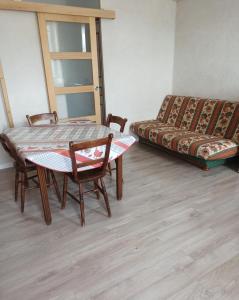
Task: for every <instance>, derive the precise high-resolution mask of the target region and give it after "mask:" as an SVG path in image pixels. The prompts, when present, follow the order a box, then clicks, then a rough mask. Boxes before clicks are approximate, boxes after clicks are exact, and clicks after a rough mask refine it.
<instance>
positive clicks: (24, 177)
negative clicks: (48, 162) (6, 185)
mask: <svg viewBox="0 0 239 300" xmlns="http://www.w3.org/2000/svg"><path fill="white" fill-rule="evenodd" d="M20 182H21V213H24V206H25V185H26V175H25V173H23V172H22V173H21V181H20Z"/></svg>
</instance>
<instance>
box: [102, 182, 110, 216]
mask: <svg viewBox="0 0 239 300" xmlns="http://www.w3.org/2000/svg"><path fill="white" fill-rule="evenodd" d="M100 183H101V187H102V191H103V196H104V199H105V205H106V209H107V212H108V217H109V218H110V217H111V210H110V204H109V199H108V194H107V191H106V188H105V184H104V181H103V178H100Z"/></svg>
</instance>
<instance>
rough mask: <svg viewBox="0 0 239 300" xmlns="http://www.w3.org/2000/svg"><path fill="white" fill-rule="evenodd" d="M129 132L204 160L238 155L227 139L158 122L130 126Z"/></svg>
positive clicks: (236, 148) (152, 121)
mask: <svg viewBox="0 0 239 300" xmlns="http://www.w3.org/2000/svg"><path fill="white" fill-rule="evenodd" d="M131 130H132V131H133V132H134V133H135V134H137V135H138V136H139V137H142V138H144V139H146V140H149V141H150V142H152V143H154V144H157V145H160V146H163V147H165V148H167V149H169V150H172V151H176V152H179V153H181V154H186V155H190V156H194V157H198V158H202V159H204V160H217V159H224V158H228V157H232V156H235V155H236V154H237V153H238V145H237V144H236V143H234V142H233V141H231V140H229V139H224V138H221V137H216V136H213V135H206V134H199V133H197V132H192V131H188V130H186V129H182V128H178V127H172V126H169V125H167V124H164V123H160V122H159V121H154V120H150V121H144V122H137V123H134V124H132V126H131Z"/></svg>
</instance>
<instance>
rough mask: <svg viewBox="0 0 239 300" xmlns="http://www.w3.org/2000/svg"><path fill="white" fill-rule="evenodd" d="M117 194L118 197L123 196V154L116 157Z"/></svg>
mask: <svg viewBox="0 0 239 300" xmlns="http://www.w3.org/2000/svg"><path fill="white" fill-rule="evenodd" d="M115 162H116V194H117V199H118V200H121V199H122V197H123V157H122V155H121V156H119V157H118V158H116V160H115Z"/></svg>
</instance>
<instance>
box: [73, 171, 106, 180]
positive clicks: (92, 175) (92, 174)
mask: <svg viewBox="0 0 239 300" xmlns="http://www.w3.org/2000/svg"><path fill="white" fill-rule="evenodd" d="M67 175H68V176H69V177H70V178H71V180H72V181H74V182H79V183H85V182H89V181H94V180H97V179H99V178H101V177H104V175H105V173H104V172H102V170H101V169H99V170H98V169H92V170H87V171H81V172H79V174H78V181H76V180H75V177H74V175H73V174H72V173H67Z"/></svg>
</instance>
